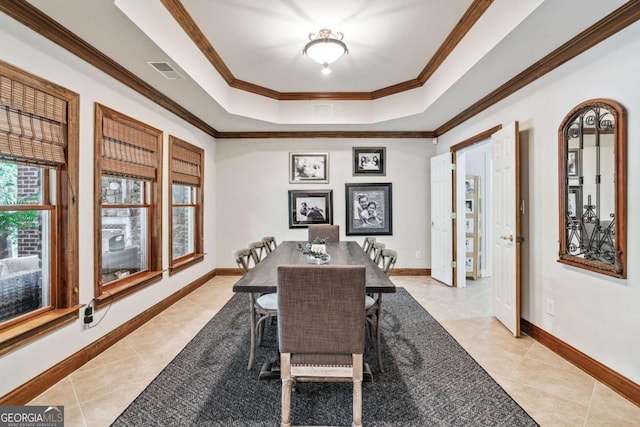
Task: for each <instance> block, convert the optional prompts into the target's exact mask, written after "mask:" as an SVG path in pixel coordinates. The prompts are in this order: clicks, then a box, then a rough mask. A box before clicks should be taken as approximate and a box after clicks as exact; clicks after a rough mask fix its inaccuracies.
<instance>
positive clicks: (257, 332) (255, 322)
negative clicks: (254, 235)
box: [236, 248, 278, 370]
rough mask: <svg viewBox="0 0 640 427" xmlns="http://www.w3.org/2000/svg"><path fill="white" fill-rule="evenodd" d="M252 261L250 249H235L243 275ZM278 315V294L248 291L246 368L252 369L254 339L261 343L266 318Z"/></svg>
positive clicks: (254, 348)
mask: <svg viewBox="0 0 640 427" xmlns="http://www.w3.org/2000/svg"><path fill="white" fill-rule="evenodd" d="M253 261H254V255H253V251H252V249H248V248H247V249H240V250H237V251H236V263H237V264H238V267H240V270H241V271H242V274H243V275H245V274H247V273H248V272H249V270H250V269H251V267H250V265H251V262H253ZM277 316H278V294H277V293H275V292H272V293H268V294H263V295H260V294H254V293H253V292H251V293H249V320H250V321H249V323H250V331H251V346H250V348H249V362H248V364H247V369H249V370H250V369H253V359H254V357H255V353H256V341H257V343H258V345H259V344H260V343H262V334H263V331H264V323H265V322H266V320H267V319H271V318H274V317H277Z"/></svg>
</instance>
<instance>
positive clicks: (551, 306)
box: [547, 298, 554, 316]
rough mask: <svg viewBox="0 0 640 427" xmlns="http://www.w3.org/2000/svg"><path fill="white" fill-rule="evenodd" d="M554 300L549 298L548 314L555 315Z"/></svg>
mask: <svg viewBox="0 0 640 427" xmlns="http://www.w3.org/2000/svg"><path fill="white" fill-rule="evenodd" d="M553 305H554V301H553V300H552V299H551V298H547V314H548V315H550V316H553V308H554V307H553Z"/></svg>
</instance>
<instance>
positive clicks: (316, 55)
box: [302, 28, 349, 74]
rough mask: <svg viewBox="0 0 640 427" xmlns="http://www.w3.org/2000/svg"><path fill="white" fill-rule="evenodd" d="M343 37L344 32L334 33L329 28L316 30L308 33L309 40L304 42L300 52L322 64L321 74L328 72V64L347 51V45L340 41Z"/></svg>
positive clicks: (329, 70)
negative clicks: (314, 32) (304, 44)
mask: <svg viewBox="0 0 640 427" xmlns="http://www.w3.org/2000/svg"><path fill="white" fill-rule="evenodd" d="M343 38H344V34H342V33H336V34H334V33H332V32H331V30H327V29H326V28H324V29H322V30H320V31H318V34H313V33H311V34H309V40H311V41H310V42H309V43H307V44H306V46H305V47H304V49H303V50H302V53H303V54H305V55H307V56H308V57H309V58H311V59H313V60H314V61H315V62H317V63H318V64H322V74H329V73H330V72H331V68H329V64H332V63H334V62H335V61H337V60H338V59H339V58H340V57H341V56H342V55H344V54H347V53H349V49H347V45H346V44H345V43H344V42H343V41H342V39H343Z"/></svg>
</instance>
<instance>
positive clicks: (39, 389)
mask: <svg viewBox="0 0 640 427" xmlns="http://www.w3.org/2000/svg"><path fill="white" fill-rule="evenodd" d="M216 275H217V270H216V269H214V270H211V271H210V272H208V273H207V274H205V275H203V276H201V277H200V278H198V279H196V280H194V281H193V282H191V283H190V284H188V285H187V286H185V287H184V288H181V289H180V290H178V291H177V292H175V293H174V294H172V295H170V296H168V297H167V298H165V299H163V300H162V301H160V302H158V303H157V304H156V305H154V306H153V307H150V308H148V309H147V310H145V311H143V312H142V313H140V314H138V315H137V316H136V317H134V318H132V319H130V320H129V321H127V322H126V323H124V324H122V325H121V326H119V327H118V328H116V329H114V330H113V331H111V332H109V333H108V334H106V335H105V336H103V337H101V338H99V339H97V340H96V341H94V342H92V343H91V344H89V345H87V346H86V347H84V348H82V349H80V350H78V351H77V352H75V353H74V354H72V355H71V356H69V357H67V358H66V359H64V360H63V361H61V362H59V363H57V364H56V365H54V366H52V367H51V368H49V369H47V370H46V371H44V372H43V373H41V374H40V375H38V376H36V377H34V378H32V379H31V380H29V381H27V382H26V383H24V384H22V385H21V386H20V387H18V388H16V389H14V390H12V391H10V392H9V393H7V394H5V395H4V396H2V397H1V398H0V406H4V405H25V404H27V403H28V402H30V401H31V400H33V399H34V398H36V397H37V396H39V395H40V394H42V393H43V392H44V391H46V390H47V389H48V388H49V387H51V386H53V385H54V384H56V383H57V382H58V381H60V380H62V379H63V378H65V377H66V376H68V375H70V374H71V373H73V372H74V371H75V370H76V369H78V368H80V367H81V366H82V365H84V364H85V363H87V362H88V361H90V360H91V359H93V358H95V357H96V356H98V355H99V354H100V353H102V352H103V351H105V350H106V349H108V348H109V347H111V346H112V345H113V344H115V343H117V342H118V341H120V340H121V339H122V338H124V337H125V336H127V335H129V334H130V333H131V332H133V331H135V330H136V329H138V328H139V327H140V326H142V325H144V324H145V323H147V322H148V321H149V320H151V319H152V318H153V317H155V316H156V315H158V314H159V313H161V312H162V311H164V310H165V309H167V308H168V307H169V306H171V305H172V304H174V303H175V302H177V301H179V300H180V299H182V298H183V297H184V296H185V295H187V294H189V293H191V292H193V291H194V290H196V289H198V288H199V287H200V286H202V285H204V284H205V283H206V282H208V281H209V280H211V279H212V278H214V277H215V276H216Z"/></svg>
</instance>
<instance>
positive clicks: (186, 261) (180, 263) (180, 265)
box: [169, 254, 204, 275]
mask: <svg viewBox="0 0 640 427" xmlns="http://www.w3.org/2000/svg"><path fill="white" fill-rule="evenodd" d="M200 261H204V254H193V255H190V256H187V257H183V258H179V259H178V260H177V261H174V263H173V265H171V266H169V275H172V274H174V273H177V272H179V271H182V270H184V269H185V268H188V267H191V266H192V265H193V264H197V263H199V262H200Z"/></svg>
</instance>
